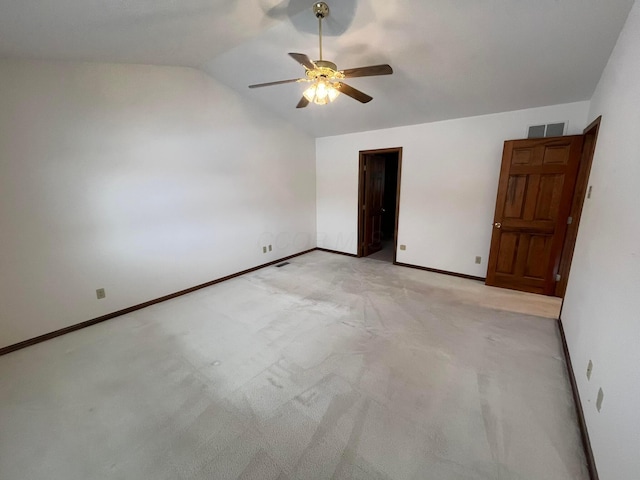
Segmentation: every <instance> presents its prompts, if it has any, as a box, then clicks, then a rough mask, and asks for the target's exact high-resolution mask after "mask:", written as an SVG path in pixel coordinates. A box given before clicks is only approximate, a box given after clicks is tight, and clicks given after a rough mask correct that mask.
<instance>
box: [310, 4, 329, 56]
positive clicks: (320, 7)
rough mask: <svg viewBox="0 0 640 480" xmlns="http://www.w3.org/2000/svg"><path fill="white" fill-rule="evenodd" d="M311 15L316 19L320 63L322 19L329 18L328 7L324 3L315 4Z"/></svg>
mask: <svg viewBox="0 0 640 480" xmlns="http://www.w3.org/2000/svg"><path fill="white" fill-rule="evenodd" d="M313 13H314V14H315V16H316V18H317V19H318V34H319V35H318V37H319V43H320V61H322V19H324V18H326V17H328V16H329V5H327V4H326V3H324V2H316V3H314V4H313Z"/></svg>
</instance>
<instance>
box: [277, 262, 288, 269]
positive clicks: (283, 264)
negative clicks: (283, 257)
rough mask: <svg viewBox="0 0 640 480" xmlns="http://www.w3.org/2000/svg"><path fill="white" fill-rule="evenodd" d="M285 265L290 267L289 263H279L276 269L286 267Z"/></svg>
mask: <svg viewBox="0 0 640 480" xmlns="http://www.w3.org/2000/svg"><path fill="white" fill-rule="evenodd" d="M285 265H289V262H282V263H279V264H278V265H276V267H278V268H280V267H284V266H285Z"/></svg>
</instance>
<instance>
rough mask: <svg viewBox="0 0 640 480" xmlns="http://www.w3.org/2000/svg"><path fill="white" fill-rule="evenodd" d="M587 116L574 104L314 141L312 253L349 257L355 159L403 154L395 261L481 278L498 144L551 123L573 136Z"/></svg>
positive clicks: (353, 246) (353, 243)
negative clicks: (381, 152) (562, 124)
mask: <svg viewBox="0 0 640 480" xmlns="http://www.w3.org/2000/svg"><path fill="white" fill-rule="evenodd" d="M588 108H589V103H588V102H579V103H571V104H565V105H556V106H550V107H542V108H534V109H528V110H520V111H515V112H507V113H500V114H495V115H485V116H480V117H470V118H463V119H457V120H450V121H445V122H436V123H428V124H422V125H413V126H408V127H400V128H393V129H387V130H377V131H371V132H364V133H357V134H351V135H342V136H335V137H325V138H319V139H317V140H316V164H317V205H318V247H322V248H328V249H331V250H337V251H340V252H345V253H352V254H353V253H356V252H357V219H358V212H357V211H358V155H359V151H361V150H370V149H378V148H389V147H403V157H402V180H401V192H400V217H399V225H398V243H399V244H404V245H406V246H407V249H406V250H405V251H401V250H398V252H397V260H398V261H399V262H403V263H408V264H412V265H419V266H423V267H429V268H436V269H440V270H447V271H451V272H457V273H463V274H467V275H474V276H485V274H486V271H487V265H486V262H487V259H488V254H489V243H490V240H491V228H492V227H491V223H492V220H493V212H494V208H495V199H496V191H497V188H498V176H499V172H500V163H501V159H502V148H503V144H504V141H505V140H510V139H516V138H524V137H526V135H527V129H528V126H530V125H537V124H544V123H550V122H555V121H567V122H568V132H567V133H569V134H575V133H581V132H582V129H583V128H584V127H585V123H586V119H587V111H588ZM476 256H481V257H482V263H481V264H480V265H477V264H475V257H476Z"/></svg>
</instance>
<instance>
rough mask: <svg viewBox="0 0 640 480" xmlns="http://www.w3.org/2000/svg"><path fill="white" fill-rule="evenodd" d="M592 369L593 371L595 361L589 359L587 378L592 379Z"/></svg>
mask: <svg viewBox="0 0 640 480" xmlns="http://www.w3.org/2000/svg"><path fill="white" fill-rule="evenodd" d="M592 371H593V362H592V361H591V360H589V364H588V365H587V380H591V372H592Z"/></svg>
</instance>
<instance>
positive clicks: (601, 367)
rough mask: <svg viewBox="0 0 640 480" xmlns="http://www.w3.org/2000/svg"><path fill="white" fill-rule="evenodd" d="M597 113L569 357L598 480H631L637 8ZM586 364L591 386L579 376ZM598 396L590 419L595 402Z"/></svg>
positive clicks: (637, 392) (637, 465) (636, 298)
mask: <svg viewBox="0 0 640 480" xmlns="http://www.w3.org/2000/svg"><path fill="white" fill-rule="evenodd" d="M599 115H602V123H601V128H600V133H599V137H598V143H597V146H596V153H595V157H594V163H593V167H592V170H591V177H590V179H589V183H590V185H591V186H592V187H593V192H592V195H591V198H590V199H587V200H586V201H585V205H584V212H583V215H582V220H581V223H580V231H579V234H578V240H577V243H576V250H575V254H574V259H573V264H572V268H571V275H570V277H569V285H568V289H567V295H566V299H565V303H564V307H563V311H562V321H563V325H564V328H565V333H566V337H567V343H568V347H569V352H570V354H571V359H572V363H573V366H574V370H575V372H576V380H577V383H578V388H579V391H580V397H581V401H582V406H583V410H584V414H585V418H586V423H587V427H588V431H589V436H590V439H591V445H592V448H593V452H594V456H595V460H596V466H597V468H598V472H599V475H600V479H601V480H636V479H638V478H640V456H639V455H638V452H640V409H639V408H638V405H639V404H640V347H639V343H640V214H638V207H639V206H640V189H639V188H638V182H639V181H640V135H639V134H638V132H640V3H639V2H637V1H636V3H635V5H634V7H633V9H632V11H631V13H630V15H629V18H628V20H627V24H626V26H625V28H624V29H623V31H622V33H621V34H620V38H619V40H618V44H617V45H616V47H615V50H614V51H613V54H612V56H611V58H610V60H609V64H608V66H607V68H606V69H605V71H604V74H603V76H602V79H601V80H600V83H599V85H598V88H597V90H596V92H595V94H594V97H593V99H592V103H591V109H590V112H589V117H590V118H592V119H594V118H596V117H598V116H599ZM589 360H592V361H593V371H592V375H591V380H587V377H586V369H587V365H588V362H589ZM600 388H602V390H603V392H604V399H603V403H602V409H601V411H600V413H598V411H597V409H596V399H597V395H598V390H599V389H600Z"/></svg>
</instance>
